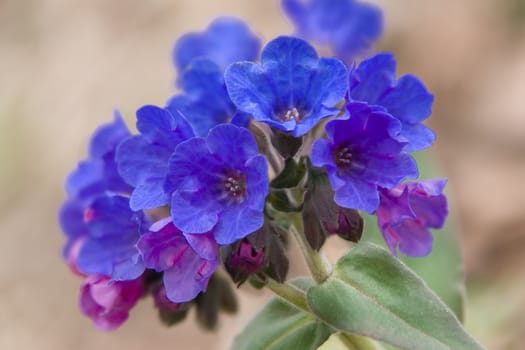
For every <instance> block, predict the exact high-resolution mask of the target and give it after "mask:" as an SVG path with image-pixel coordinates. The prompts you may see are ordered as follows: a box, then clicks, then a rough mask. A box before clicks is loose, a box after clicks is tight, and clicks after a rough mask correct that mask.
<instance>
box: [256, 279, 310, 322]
mask: <svg viewBox="0 0 525 350" xmlns="http://www.w3.org/2000/svg"><path fill="white" fill-rule="evenodd" d="M266 287H268V289H270V290H271V291H272V292H274V293H275V294H276V295H278V296H280V297H281V298H283V299H284V300H286V301H288V302H289V303H290V304H293V305H294V306H296V307H297V308H299V309H301V310H303V311H306V312H307V313H309V314H310V313H311V311H310V309H309V308H308V303H307V302H306V295H305V293H304V292H303V291H302V290H300V289H298V288H296V287H294V286H292V285H290V284H288V283H279V282H277V281H275V280H274V279H271V278H268V280H267V284H266Z"/></svg>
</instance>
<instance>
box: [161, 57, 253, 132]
mask: <svg viewBox="0 0 525 350" xmlns="http://www.w3.org/2000/svg"><path fill="white" fill-rule="evenodd" d="M179 85H180V86H181V88H182V90H183V91H184V93H183V94H180V95H177V96H174V97H172V98H171V99H170V100H169V101H168V104H167V107H166V108H167V109H168V110H169V111H171V112H172V113H173V114H177V113H178V112H180V113H182V114H183V115H184V117H185V118H186V119H187V120H188V122H189V123H190V125H191V126H192V128H193V130H194V131H195V135H197V136H201V137H205V136H206V135H208V132H209V131H210V129H211V128H213V127H214V126H216V125H218V124H221V123H228V122H232V123H234V124H236V125H239V126H246V125H247V124H248V122H249V117H248V116H247V115H246V114H244V113H240V112H237V109H236V108H235V106H234V105H233V103H232V102H231V100H230V97H229V96H228V92H227V91H226V85H225V84H224V75H223V71H222V70H221V68H220V67H219V66H218V65H217V64H215V63H214V62H213V61H210V60H208V59H204V58H197V59H195V60H193V61H192V62H191V64H189V65H188V66H187V67H186V69H185V70H184V71H183V72H182V76H181V77H180V78H179Z"/></svg>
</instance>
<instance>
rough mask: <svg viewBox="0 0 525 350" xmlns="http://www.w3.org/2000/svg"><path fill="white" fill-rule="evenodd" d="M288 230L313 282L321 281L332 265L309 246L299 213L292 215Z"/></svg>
mask: <svg viewBox="0 0 525 350" xmlns="http://www.w3.org/2000/svg"><path fill="white" fill-rule="evenodd" d="M290 231H291V232H292V235H293V236H294V237H295V240H296V241H297V243H298V244H299V248H300V249H301V251H302V253H303V256H304V259H305V260H306V265H308V269H309V270H310V272H311V273H312V277H313V278H314V280H315V282H316V283H317V284H320V283H323V282H324V281H325V280H326V279H327V278H328V277H329V276H330V274H331V273H332V265H331V264H330V262H329V261H328V259H327V258H326V256H325V255H324V254H322V253H321V252H316V251H315V250H313V249H312V247H310V244H309V243H308V241H307V240H306V237H305V235H304V233H303V232H304V231H303V221H302V218H301V217H300V216H299V215H294V220H293V225H292V226H290Z"/></svg>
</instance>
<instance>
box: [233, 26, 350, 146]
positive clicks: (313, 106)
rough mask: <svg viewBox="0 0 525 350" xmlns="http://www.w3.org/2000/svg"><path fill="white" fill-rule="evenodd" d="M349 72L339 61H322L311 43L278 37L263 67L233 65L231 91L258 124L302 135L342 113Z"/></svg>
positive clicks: (264, 54)
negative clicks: (341, 108)
mask: <svg viewBox="0 0 525 350" xmlns="http://www.w3.org/2000/svg"><path fill="white" fill-rule="evenodd" d="M346 74H347V70H346V67H345V65H344V64H343V63H342V62H341V61H339V60H337V59H335V58H319V57H318V56H317V53H316V52H315V50H314V48H313V47H311V46H310V45H309V44H308V43H307V42H305V41H303V40H301V39H297V38H292V37H286V36H282V37H278V38H276V39H274V40H272V41H271V42H269V43H268V45H266V47H265V48H264V50H263V52H262V58H261V65H259V64H256V63H251V62H238V63H234V64H232V65H231V66H230V67H228V69H226V72H225V81H226V87H227V88H228V93H229V95H230V98H231V99H232V101H233V103H234V104H235V105H236V106H237V108H238V109H239V110H240V111H242V112H245V113H247V114H249V115H251V116H252V117H253V118H254V119H255V120H257V121H260V122H263V123H266V124H268V125H270V126H272V127H275V128H277V129H279V130H281V131H284V132H288V133H291V134H292V135H293V136H295V137H299V136H302V135H304V134H305V133H307V132H308V131H309V130H310V129H311V128H312V127H314V126H315V124H317V122H319V121H320V120H321V119H323V118H326V117H330V116H334V115H337V114H339V113H340V112H341V111H340V109H339V108H337V107H336V105H337V104H338V103H339V102H341V100H342V99H343V98H344V97H345V94H346V92H347V86H346V77H345V76H346Z"/></svg>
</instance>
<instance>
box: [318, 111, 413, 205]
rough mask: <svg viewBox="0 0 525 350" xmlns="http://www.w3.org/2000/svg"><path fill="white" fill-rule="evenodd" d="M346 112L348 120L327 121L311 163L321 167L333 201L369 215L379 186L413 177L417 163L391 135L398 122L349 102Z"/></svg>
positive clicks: (397, 127) (377, 203) (395, 130)
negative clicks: (324, 136) (325, 174)
mask: <svg viewBox="0 0 525 350" xmlns="http://www.w3.org/2000/svg"><path fill="white" fill-rule="evenodd" d="M349 111H350V119H348V120H333V121H331V122H329V123H328V124H327V125H326V133H327V135H328V139H319V140H317V141H316V142H315V143H314V145H313V148H312V155H311V159H312V164H313V165H315V166H317V167H326V171H327V173H328V179H329V180H330V184H331V186H332V189H333V190H334V191H335V196H334V200H335V202H336V203H337V204H339V205H340V206H342V207H345V208H354V209H360V210H364V211H367V212H369V213H373V212H374V211H375V210H376V209H377V207H378V205H379V192H378V187H379V186H381V187H386V188H392V187H394V186H396V185H397V184H399V183H400V182H401V181H402V180H404V179H406V178H417V176H418V170H417V165H416V162H415V160H414V159H413V158H412V157H411V156H410V155H408V154H406V153H403V152H402V151H403V148H404V146H405V143H403V142H400V141H398V140H397V139H396V136H397V134H398V133H399V130H400V127H401V125H400V123H399V121H398V120H396V119H394V118H393V117H391V116H390V115H388V114H386V113H384V112H381V111H377V110H374V109H372V108H370V107H369V106H367V105H366V104H359V105H358V104H354V105H352V106H349Z"/></svg>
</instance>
